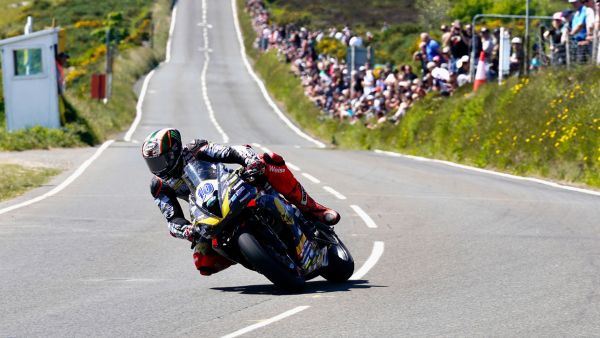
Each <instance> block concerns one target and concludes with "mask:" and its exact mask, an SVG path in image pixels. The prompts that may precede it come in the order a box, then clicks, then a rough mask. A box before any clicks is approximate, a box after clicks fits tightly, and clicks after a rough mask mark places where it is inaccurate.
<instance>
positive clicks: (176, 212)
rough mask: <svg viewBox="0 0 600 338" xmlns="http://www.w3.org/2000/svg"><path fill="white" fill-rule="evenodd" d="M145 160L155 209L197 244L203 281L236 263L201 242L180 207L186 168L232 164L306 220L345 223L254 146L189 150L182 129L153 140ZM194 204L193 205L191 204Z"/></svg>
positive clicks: (207, 145)
mask: <svg viewBox="0 0 600 338" xmlns="http://www.w3.org/2000/svg"><path fill="white" fill-rule="evenodd" d="M142 156H143V158H144V159H145V161H146V164H147V165H148V168H149V169H150V171H151V172H152V173H153V174H154V175H155V176H154V177H153V178H152V182H151V185H150V191H151V193H152V196H153V198H154V201H155V203H156V204H157V206H158V207H159V209H160V211H161V213H162V214H163V216H164V217H165V218H166V220H167V223H168V227H169V232H170V233H171V235H172V236H173V237H177V238H182V239H187V240H189V241H191V242H192V243H195V244H196V245H195V248H194V254H193V256H194V263H195V265H196V268H197V269H198V270H199V271H200V273H201V274H202V275H211V274H213V273H216V272H219V271H221V270H223V269H225V268H227V267H229V266H230V265H231V264H232V263H231V262H230V261H229V260H228V259H226V258H224V257H222V256H220V255H219V254H218V253H216V252H215V251H214V250H212V247H211V243H210V240H209V239H208V238H206V237H204V236H201V235H200V233H199V232H198V229H197V228H195V227H194V226H193V225H192V224H191V223H190V222H189V221H188V220H187V219H186V218H185V215H184V213H183V210H182V208H181V205H180V204H179V202H178V201H177V199H178V198H180V199H183V200H185V201H188V197H189V195H190V192H192V189H194V187H190V186H189V185H188V184H187V183H186V180H185V174H184V167H185V166H186V165H187V164H188V163H192V162H208V163H232V164H239V165H241V166H243V167H245V168H246V172H247V173H248V174H249V175H250V176H251V177H253V178H255V179H256V180H262V181H266V183H268V184H269V185H270V186H271V187H272V188H273V189H274V190H275V191H277V192H278V193H279V194H281V195H283V197H285V199H286V200H287V201H289V202H290V203H292V204H293V205H295V206H296V207H297V208H298V209H299V210H300V211H301V212H302V213H303V215H304V216H305V217H307V218H309V219H314V220H317V221H320V222H322V223H325V224H328V225H334V224H336V223H337V222H339V220H340V215H339V213H337V212H336V211H335V210H332V209H329V208H326V207H324V206H322V205H321V204H319V203H317V202H316V201H315V200H314V199H313V198H312V197H310V195H308V193H307V192H306V190H305V189H304V187H303V186H302V185H301V184H300V183H299V182H298V180H297V179H296V178H295V177H294V175H293V174H292V172H291V171H290V170H289V168H288V167H287V166H286V164H285V160H284V159H283V157H281V156H280V155H278V154H275V153H264V154H261V155H259V154H257V153H256V152H255V151H254V149H252V147H250V146H249V145H244V146H226V145H220V144H216V143H212V142H209V141H207V140H201V139H196V140H193V141H192V142H190V143H188V144H187V145H183V144H182V142H181V134H180V132H179V131H178V130H177V129H172V128H165V129H161V130H158V131H155V132H153V133H151V134H150V135H148V137H147V138H146V140H145V141H144V143H143V145H142ZM188 202H189V201H188Z"/></svg>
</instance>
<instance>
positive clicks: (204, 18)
mask: <svg viewBox="0 0 600 338" xmlns="http://www.w3.org/2000/svg"><path fill="white" fill-rule="evenodd" d="M206 12H207V5H206V0H202V21H203V23H205V24H207V23H208V22H207V15H206ZM202 30H203V31H204V32H203V33H204V34H203V35H204V49H205V50H204V67H203V68H202V74H201V75H200V81H201V82H202V84H201V87H202V96H203V97H204V104H205V105H206V109H207V110H208V117H209V118H210V121H211V122H212V124H213V125H214V126H215V129H217V131H218V132H219V134H221V137H222V138H223V143H227V142H229V136H227V134H226V133H225V131H224V130H223V128H221V125H220V124H219V122H217V119H216V117H215V111H214V110H213V107H212V103H211V102H210V98H209V97H208V86H207V85H206V73H207V72H208V64H209V62H210V53H209V48H208V27H207V25H204V27H203V29H202Z"/></svg>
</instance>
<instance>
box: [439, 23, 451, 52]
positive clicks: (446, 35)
mask: <svg viewBox="0 0 600 338" xmlns="http://www.w3.org/2000/svg"><path fill="white" fill-rule="evenodd" d="M440 30H441V31H442V47H450V37H452V32H451V31H450V28H448V26H446V25H442V26H441V27H440Z"/></svg>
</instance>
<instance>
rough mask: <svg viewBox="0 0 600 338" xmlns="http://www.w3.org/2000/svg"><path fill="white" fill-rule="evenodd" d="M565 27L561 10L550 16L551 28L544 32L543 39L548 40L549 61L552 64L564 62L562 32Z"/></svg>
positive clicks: (564, 48)
mask: <svg viewBox="0 0 600 338" xmlns="http://www.w3.org/2000/svg"><path fill="white" fill-rule="evenodd" d="M565 30H566V27H565V24H564V18H563V15H562V12H556V13H554V15H553V16H552V28H550V30H548V31H546V32H544V39H546V40H547V41H549V42H550V52H551V54H550V55H551V62H552V65H553V66H557V65H564V64H566V52H567V51H566V46H565V43H566V41H564V38H563V37H564V33H565Z"/></svg>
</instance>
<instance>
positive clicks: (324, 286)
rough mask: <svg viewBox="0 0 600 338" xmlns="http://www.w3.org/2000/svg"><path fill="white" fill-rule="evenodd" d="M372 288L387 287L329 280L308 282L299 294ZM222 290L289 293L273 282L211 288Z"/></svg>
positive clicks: (357, 281)
mask: <svg viewBox="0 0 600 338" xmlns="http://www.w3.org/2000/svg"><path fill="white" fill-rule="evenodd" d="M370 288H387V286H384V285H371V284H369V281H368V280H352V281H347V282H345V283H331V282H328V281H314V282H310V281H309V282H306V284H305V286H304V290H303V291H302V292H300V293H298V294H311V293H329V292H347V291H351V290H352V289H370ZM211 289H213V290H218V291H222V292H237V293H240V294H246V295H265V294H271V295H287V294H289V293H288V292H285V291H283V290H281V289H279V288H278V287H276V286H275V285H273V284H260V285H244V286H228V287H215V288H211Z"/></svg>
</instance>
